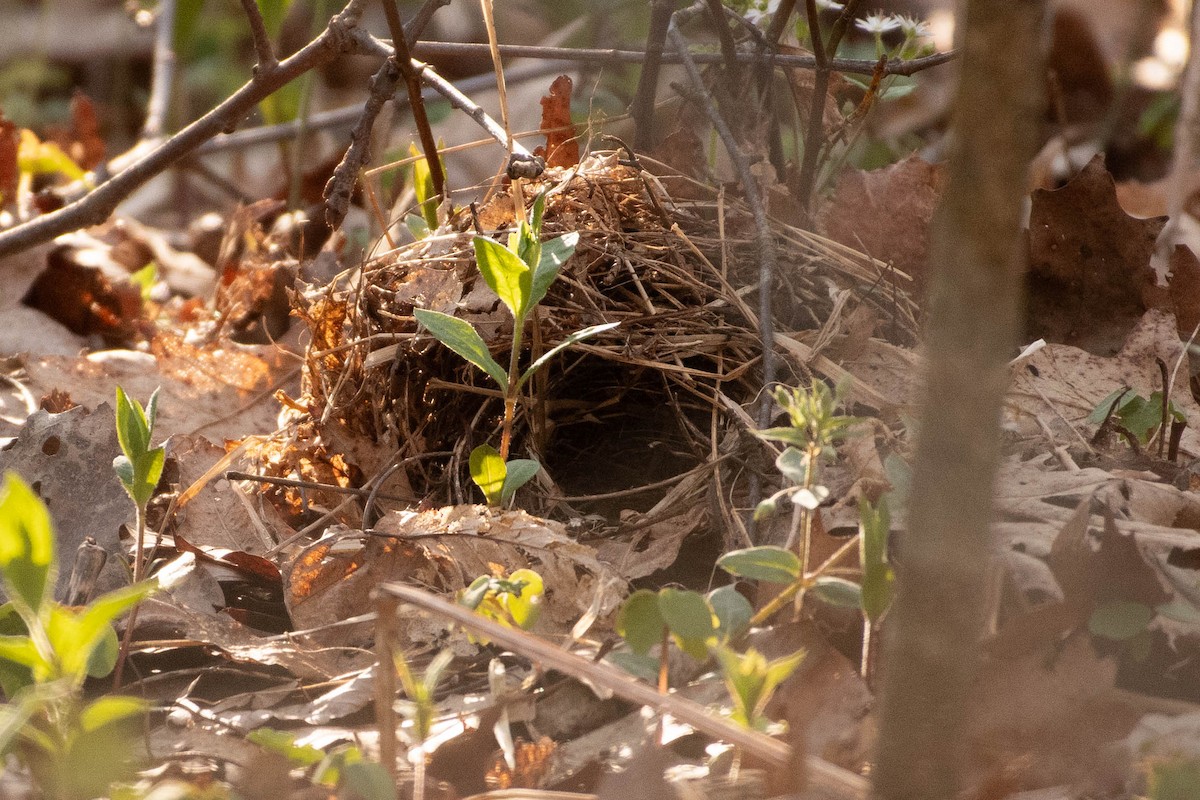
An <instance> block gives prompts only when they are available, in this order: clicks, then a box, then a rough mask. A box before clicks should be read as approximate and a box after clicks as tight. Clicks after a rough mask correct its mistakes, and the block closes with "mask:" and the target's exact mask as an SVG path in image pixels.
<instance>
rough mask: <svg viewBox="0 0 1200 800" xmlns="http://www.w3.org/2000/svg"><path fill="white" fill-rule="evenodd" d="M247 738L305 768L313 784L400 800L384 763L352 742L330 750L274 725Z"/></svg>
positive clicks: (367, 799)
mask: <svg viewBox="0 0 1200 800" xmlns="http://www.w3.org/2000/svg"><path fill="white" fill-rule="evenodd" d="M246 740H247V741H249V742H252V743H253V744H256V745H258V746H259V747H261V748H263V749H264V750H266V751H268V752H271V753H275V754H277V755H280V756H282V757H283V758H284V759H286V760H287V762H288V763H289V764H291V765H292V766H293V767H294V768H295V769H297V770H300V771H302V772H303V773H304V774H305V776H306V778H307V779H308V780H309V782H310V783H311V784H312V785H313V786H319V787H323V788H326V789H334V790H337V791H338V795H339V796H341V794H342V793H345V794H347V795H349V796H353V797H361V798H363V800H396V798H397V797H398V792H397V791H396V784H395V783H393V781H392V778H391V776H390V775H388V773H387V770H385V769H384V768H383V766H382V765H380V764H378V763H376V762H374V761H369V760H368V759H367V758H366V756H364V755H363V752H362V750H361V749H359V748H358V747H357V746H355V745H352V744H346V745H340V746H338V747H335V748H333V749H331V750H330V751H329V752H328V753H326V752H324V751H322V750H320V749H319V748H317V747H314V746H313V745H311V744H297V743H296V736H295V734H292V733H289V732H287V731H279V730H275V729H273V728H258V729H256V730H253V731H251V732H250V733H249V734H247V736H246Z"/></svg>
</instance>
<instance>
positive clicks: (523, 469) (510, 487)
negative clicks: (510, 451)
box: [497, 454, 542, 505]
mask: <svg viewBox="0 0 1200 800" xmlns="http://www.w3.org/2000/svg"><path fill="white" fill-rule="evenodd" d="M497 455H499V454H497ZM541 468H542V465H541V464H539V463H538V462H536V461H534V460H533V459H532V458H514V459H513V460H511V461H509V462H508V463H507V464H506V465H505V474H504V484H503V487H502V488H501V489H500V505H507V504H508V501H509V500H511V499H512V496H513V495H514V494H516V493H517V489H520V488H521V487H522V486H524V485H525V484H527V483H529V482H530V481H531V480H533V476H534V475H537V474H538V470H540V469H541Z"/></svg>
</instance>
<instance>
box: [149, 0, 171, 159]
mask: <svg viewBox="0 0 1200 800" xmlns="http://www.w3.org/2000/svg"><path fill="white" fill-rule="evenodd" d="M174 41H175V0H160V2H159V4H158V14H157V16H156V17H155V20H154V61H153V73H152V77H151V80H150V99H149V101H148V102H147V103H146V121H145V122H144V123H143V124H142V138H143V139H157V138H159V137H160V136H162V135H163V133H164V132H165V131H166V129H167V112H168V111H169V110H170V108H171V84H173V83H174V82H175V44H174Z"/></svg>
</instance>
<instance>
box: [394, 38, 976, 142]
mask: <svg viewBox="0 0 1200 800" xmlns="http://www.w3.org/2000/svg"><path fill="white" fill-rule="evenodd" d="M668 16H669V15H668ZM499 48H500V55H502V56H504V57H505V58H531V59H557V60H562V61H575V62H581V63H586V64H641V65H642V75H644V76H646V75H648V73H647V70H649V69H650V67H651V65H652V61H655V60H656V63H655V64H654V69H655V82H657V68H658V66H659V65H662V64H682V63H683V55H681V54H680V53H679V51H678V50H669V49H664V50H662V51H661V52H659V53H658V54H657V55H655V54H654V53H652V52H651V51H649V50H647V51H646V52H642V51H640V50H616V49H611V50H610V49H604V48H594V47H542V46H539V45H523V44H502V45H499ZM413 52H414V54H416V55H417V56H418V57H421V58H431V57H434V56H441V57H453V56H478V55H486V54H487V52H488V46H487V45H486V44H480V43H477V42H438V41H423V42H418V43H417V44H416V45H415V46H414V47H413ZM688 57H690V58H691V59H692V61H693V62H695V63H696V64H715V63H719V62H722V61H724V60H725V56H724V55H722V54H721V53H688ZM735 57H736V59H737V61H738V63H739V64H742V63H747V64H767V65H770V64H774V65H775V66H778V67H796V68H799V69H815V68H816V66H817V61H816V59H815V58H813V57H812V56H802V55H792V54H779V55H772V54H770V53H755V52H753V51H750V50H739V51H737V53H736V54H735ZM957 57H958V52H957V51H955V50H948V51H946V52H944V53H934V54H933V55H929V56H923V57H921V58H914V59H911V60H904V59H899V58H897V59H892V60H889V61H888V62H887V64H886V65H885V66H884V74H885V75H906V76H911V75H916V74H917V73H918V72H923V71H924V70H927V69H930V68H932V67H937V66H941V65H942V64H945V63H947V62H949V61H953V60H954V59H955V58H957ZM876 63H877V62H876V61H875V60H867V59H861V58H830V59H829V67H830V69H832V70H834V71H835V72H845V73H849V74H851V75H872V74H874V72H875V65H876ZM647 80H649V78H648V77H647ZM643 85H644V84H643V82H642V81H641V80H639V82H638V94H637V95H636V96H635V99H634V101H633V103H632V104H631V106H630V112H631V113H633V114H634V116H635V117H636V115H637V110H638V109H640V108H641V105H640V104H642V103H645V102H647V101H645V100H644V99H643V97H642V94H641V92H642V86H643ZM651 85H653V84H651ZM648 102H649V103H650V104H651V108H652V107H653V103H654V95H653V94H650V99H649V101H648ZM635 146H636V142H635Z"/></svg>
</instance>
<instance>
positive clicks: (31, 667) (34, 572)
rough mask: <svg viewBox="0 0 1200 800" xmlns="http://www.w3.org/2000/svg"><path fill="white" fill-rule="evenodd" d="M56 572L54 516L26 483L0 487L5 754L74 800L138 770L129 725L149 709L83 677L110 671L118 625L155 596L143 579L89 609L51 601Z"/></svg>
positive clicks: (48, 791)
mask: <svg viewBox="0 0 1200 800" xmlns="http://www.w3.org/2000/svg"><path fill="white" fill-rule="evenodd" d="M57 575H58V559H57V554H56V546H55V536H54V530H53V527H52V525H51V522H50V514H49V512H48V511H47V509H46V506H45V504H44V503H42V501H41V500H40V499H39V498H38V497H37V495H35V494H34V492H33V490H32V489H30V487H29V486H28V484H26V483H25V481H23V480H22V479H21V478H20V477H19V476H18V475H16V473H11V472H10V473H7V474H6V475H5V476H4V483H3V485H0V584H2V585H3V587H4V591H5V593H6V594H7V596H8V602H7V603H5V604H4V605H3V606H0V690H3V692H4V696H5V697H6V698H7V700H8V702H7V703H6V704H5V705H3V706H0V755H5V754H13V755H15V756H16V757H17V758H18V759H19V760H20V761H21V763H23V764H24V765H25V766H26V767H27V768H28V769H29V771H30V773H31V774H32V775H33V777H34V780H35V781H36V783H37V785H38V786H39V787H40V788H41V790H42V792H43V794H44V795H45V796H46V797H54V798H62V799H63V800H73V798H81V799H82V798H90V797H94V796H96V795H99V794H103V793H104V792H106V791H107V789H108V786H109V784H110V783H111V782H113V781H116V780H120V779H123V778H126V777H128V776H129V775H130V774H131V766H130V762H131V754H132V747H131V745H132V741H133V740H132V738H131V736H130V735H128V734H129V731H128V730H127V728H126V725H127V724H128V723H129V722H131V721H132V720H134V718H136V717H138V716H140V715H141V714H142V713H144V711H145V704H144V703H143V702H142V701H141V700H140V699H138V698H134V697H123V696H116V695H109V696H105V697H101V698H99V699H97V700H93V701H91V702H85V701H84V700H83V698H82V689H83V684H84V681H85V680H86V679H87V678H89V677H93V678H99V677H103V676H105V675H107V674H108V673H109V672H111V671H112V669H113V666H114V665H115V663H116V660H117V652H118V643H117V635H116V632H115V631H114V630H113V627H112V623H113V622H114V621H115V620H116V619H117V618H118V617H120V616H121V615H122V614H124V613H125V612H126V611H128V610H129V609H130V608H132V607H133V606H134V605H135V604H137V603H138V602H139V601H140V600H141V599H142V598H144V597H145V596H146V595H147V594H149V593H150V591H152V589H153V585H152V584H150V583H137V584H134V585H132V586H127V587H125V588H123V589H118V590H116V591H113V592H110V593H108V594H105V595H103V596H101V597H99V598H97V599H96V600H94V601H92V602H91V603H90V604H89V605H87V606H84V607H83V608H72V607H69V606H64V605H62V604H60V603H58V602H56V601H55V600H54V599H53V591H54V585H55V582H56V579H57Z"/></svg>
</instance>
